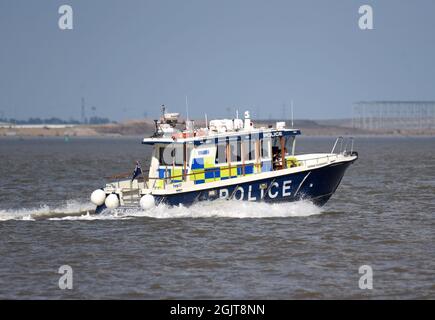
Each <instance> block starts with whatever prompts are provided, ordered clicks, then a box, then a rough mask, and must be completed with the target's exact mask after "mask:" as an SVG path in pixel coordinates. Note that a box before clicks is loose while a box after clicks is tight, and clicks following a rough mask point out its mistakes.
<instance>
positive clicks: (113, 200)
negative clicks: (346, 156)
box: [104, 193, 119, 209]
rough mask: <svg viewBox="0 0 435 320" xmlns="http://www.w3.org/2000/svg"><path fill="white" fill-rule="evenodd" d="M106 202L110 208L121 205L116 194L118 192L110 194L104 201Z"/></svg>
mask: <svg viewBox="0 0 435 320" xmlns="http://www.w3.org/2000/svg"><path fill="white" fill-rule="evenodd" d="M104 203H105V204H106V207H107V208H109V209H116V208H118V207H119V199H118V197H117V196H116V194H113V193H112V194H109V195H108V196H107V198H106V201H104Z"/></svg>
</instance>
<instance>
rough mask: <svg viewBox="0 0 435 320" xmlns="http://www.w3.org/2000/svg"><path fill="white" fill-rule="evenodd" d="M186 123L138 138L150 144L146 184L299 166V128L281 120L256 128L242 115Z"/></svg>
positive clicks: (223, 177) (204, 180)
mask: <svg viewBox="0 0 435 320" xmlns="http://www.w3.org/2000/svg"><path fill="white" fill-rule="evenodd" d="M247 120H248V121H247ZM186 128H190V129H186V130H185V131H180V132H178V133H174V131H171V133H170V134H162V135H160V136H159V135H157V136H156V135H155V136H153V137H151V138H145V139H144V140H143V141H142V143H143V144H147V145H152V146H153V147H154V149H153V153H152V157H151V163H150V170H149V184H150V186H149V187H151V188H157V189H161V188H165V187H166V186H167V185H168V184H173V185H174V186H175V187H177V186H178V185H180V186H181V183H186V182H187V183H189V182H190V183H192V184H202V183H209V182H214V181H220V180H226V179H232V178H237V177H242V176H246V175H253V174H258V173H263V172H269V171H275V170H281V169H286V168H290V167H295V166H298V165H299V163H298V161H297V160H296V158H295V156H294V155H295V140H296V136H297V135H299V134H300V133H301V132H300V130H297V129H287V128H285V123H283V122H278V123H277V126H276V128H270V127H269V128H254V126H253V124H252V122H251V121H250V119H249V116H248V117H247V116H246V115H245V121H243V120H241V119H234V120H213V121H210V123H209V124H207V127H206V128H203V129H198V130H194V129H193V125H186Z"/></svg>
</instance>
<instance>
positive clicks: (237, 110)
mask: <svg viewBox="0 0 435 320" xmlns="http://www.w3.org/2000/svg"><path fill="white" fill-rule="evenodd" d="M236 119H239V109H236Z"/></svg>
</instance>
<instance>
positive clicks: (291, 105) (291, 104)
mask: <svg viewBox="0 0 435 320" xmlns="http://www.w3.org/2000/svg"><path fill="white" fill-rule="evenodd" d="M290 107H291V113H292V128H293V100H292V101H291V103H290Z"/></svg>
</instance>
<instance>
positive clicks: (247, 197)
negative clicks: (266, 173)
mask: <svg viewBox="0 0 435 320" xmlns="http://www.w3.org/2000/svg"><path fill="white" fill-rule="evenodd" d="M355 160H356V159H355ZM355 160H351V161H342V162H337V163H332V164H329V165H327V166H324V167H320V168H314V169H307V170H304V171H300V172H295V173H290V174H283V175H278V176H274V177H269V178H263V179H258V180H255V181H249V182H241V183H237V180H236V179H234V181H231V180H233V179H231V180H230V179H228V180H226V181H227V183H226V184H225V185H222V186H220V187H212V188H209V189H202V190H195V191H186V192H179V193H174V194H168V195H156V194H153V196H154V200H155V204H156V205H160V204H165V205H169V206H178V205H183V206H190V205H192V204H194V203H196V202H199V201H213V200H217V199H227V200H240V201H264V202H294V201H299V200H309V201H311V202H313V203H314V204H316V205H318V206H323V205H324V204H325V203H326V202H327V201H328V200H329V199H330V198H331V196H332V195H333V194H334V192H335V191H336V189H337V188H338V186H339V184H340V182H341V180H342V178H343V176H344V174H345V172H346V170H347V168H348V167H349V166H350V165H351V164H352V163H353V162H354V161H355ZM120 208H122V207H120ZM105 209H106V206H105V205H104V204H103V205H102V206H98V207H97V208H96V210H95V213H101V212H102V211H104V210H105Z"/></svg>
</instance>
